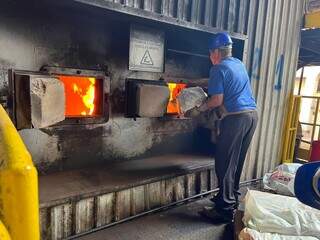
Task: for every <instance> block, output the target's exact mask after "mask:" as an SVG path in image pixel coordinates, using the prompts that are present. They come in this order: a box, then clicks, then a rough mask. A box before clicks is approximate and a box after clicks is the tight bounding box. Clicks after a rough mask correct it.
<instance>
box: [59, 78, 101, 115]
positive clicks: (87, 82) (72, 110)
mask: <svg viewBox="0 0 320 240" xmlns="http://www.w3.org/2000/svg"><path fill="white" fill-rule="evenodd" d="M58 78H59V80H60V81H62V82H63V83H64V86H65V96H66V110H65V115H66V116H67V117H79V116H92V115H99V114H100V113H99V111H100V110H99V109H100V108H99V107H96V104H98V103H99V99H97V97H96V95H97V92H96V89H97V87H99V84H96V83H97V80H96V78H93V77H78V76H58Z"/></svg>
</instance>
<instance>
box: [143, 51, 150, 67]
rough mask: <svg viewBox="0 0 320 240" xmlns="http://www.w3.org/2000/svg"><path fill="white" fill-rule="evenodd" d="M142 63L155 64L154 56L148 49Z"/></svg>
mask: <svg viewBox="0 0 320 240" xmlns="http://www.w3.org/2000/svg"><path fill="white" fill-rule="evenodd" d="M141 64H145V65H153V62H152V58H151V56H150V53H149V50H146V52H145V53H144V55H143V57H142V59H141Z"/></svg>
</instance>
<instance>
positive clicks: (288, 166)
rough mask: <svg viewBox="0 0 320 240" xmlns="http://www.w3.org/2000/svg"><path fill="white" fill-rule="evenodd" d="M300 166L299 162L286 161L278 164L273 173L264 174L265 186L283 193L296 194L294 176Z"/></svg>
mask: <svg viewBox="0 0 320 240" xmlns="http://www.w3.org/2000/svg"><path fill="white" fill-rule="evenodd" d="M300 166H301V164H299V163H285V164H282V165H280V166H278V167H277V168H276V169H275V170H274V171H273V172H272V173H267V174H265V175H264V177H263V186H264V188H265V189H267V190H272V191H274V192H276V193H279V194H282V195H287V196H294V195H295V194H294V178H295V176H296V172H297V170H298V168H299V167H300Z"/></svg>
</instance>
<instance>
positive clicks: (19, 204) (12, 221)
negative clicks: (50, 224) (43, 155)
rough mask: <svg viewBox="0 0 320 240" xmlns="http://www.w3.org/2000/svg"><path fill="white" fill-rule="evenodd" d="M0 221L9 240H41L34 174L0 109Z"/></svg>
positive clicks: (9, 122) (15, 135) (28, 158)
mask: <svg viewBox="0 0 320 240" xmlns="http://www.w3.org/2000/svg"><path fill="white" fill-rule="evenodd" d="M0 220H1V221H2V222H3V224H4V226H5V227H6V229H7V230H8V232H9V234H10V237H11V239H12V240H39V239H40V231H39V200H38V174H37V170H36V168H35V167H34V165H33V162H32V159H31V156H30V154H29V152H28V150H27V149H26V147H25V145H24V143H23V141H22V139H21V138H20V136H19V134H18V132H17V130H16V129H15V127H14V125H13V124H12V122H11V120H10V118H9V117H8V115H7V113H6V111H5V110H4V109H3V107H2V106H1V105H0ZM0 230H1V229H0Z"/></svg>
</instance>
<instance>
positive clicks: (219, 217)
mask: <svg viewBox="0 0 320 240" xmlns="http://www.w3.org/2000/svg"><path fill="white" fill-rule="evenodd" d="M199 214H200V215H201V216H203V217H205V218H208V219H210V220H211V221H212V222H214V223H233V222H234V215H235V211H234V210H230V211H219V212H218V211H217V210H215V209H214V208H212V207H204V208H203V210H202V211H201V212H199Z"/></svg>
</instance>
